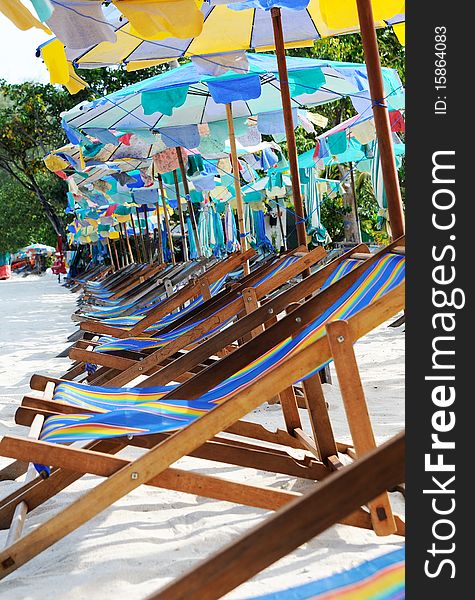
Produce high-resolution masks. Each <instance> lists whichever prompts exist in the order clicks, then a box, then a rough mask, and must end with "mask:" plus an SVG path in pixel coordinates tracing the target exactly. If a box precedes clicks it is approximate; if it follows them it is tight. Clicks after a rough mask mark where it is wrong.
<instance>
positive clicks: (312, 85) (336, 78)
mask: <svg viewBox="0 0 475 600" xmlns="http://www.w3.org/2000/svg"><path fill="white" fill-rule="evenodd" d="M242 63H243V66H242V67H238V72H228V73H226V74H224V75H221V76H219V77H212V76H208V75H203V74H202V73H200V71H199V69H198V68H197V67H196V66H195V65H193V64H186V65H182V66H180V67H178V68H176V69H173V70H171V71H167V72H165V73H162V74H160V75H157V76H155V77H151V78H149V79H146V80H144V81H141V82H138V83H135V84H133V85H130V86H127V87H125V88H124V89H122V90H120V91H118V92H114V93H112V94H108V95H107V96H104V97H103V98H101V99H98V100H94V101H92V102H83V103H81V104H78V105H77V106H76V107H74V108H73V109H71V110H69V111H67V112H66V113H64V114H63V126H64V127H65V130H66V133H67V134H69V136H71V135H72V136H75V135H76V136H77V130H81V131H83V132H84V133H88V131H89V130H91V129H93V130H94V131H96V132H97V131H100V130H109V129H119V130H121V131H129V132H133V131H140V130H153V131H155V132H159V133H160V134H161V136H162V140H163V141H164V143H165V144H166V145H167V146H176V145H179V144H178V143H177V142H178V141H179V140H180V139H181V140H182V141H183V143H182V144H181V145H182V146H184V147H188V148H189V149H192V148H194V147H196V145H197V144H199V142H200V132H199V130H198V128H197V125H199V124H202V123H213V124H214V123H216V125H213V128H216V129H219V127H220V125H219V123H220V122H221V123H222V126H223V128H224V130H225V133H226V134H227V127H226V110H225V105H226V104H228V103H231V102H232V103H233V116H234V118H235V119H242V120H243V121H242V123H240V122H239V121H238V125H239V124H241V126H242V125H244V124H245V120H246V119H247V118H248V117H250V116H253V115H258V122H257V126H258V129H260V131H261V133H271V132H274V133H275V132H276V128H278V127H280V131H282V127H283V126H282V124H281V119H282V117H281V111H282V100H281V95H280V81H279V75H278V65H277V60H276V57H275V56H273V55H268V54H247V55H245V58H244V59H243V61H242ZM287 68H288V77H289V82H290V88H291V96H292V106H293V108H294V109H298V108H302V107H304V106H316V105H321V104H325V103H327V102H333V101H335V100H340V99H341V98H343V97H345V96H350V97H358V99H360V98H361V95H362V94H365V93H367V90H368V86H367V74H366V67H365V65H364V64H358V63H344V62H337V61H328V60H318V59H311V58H297V57H289V58H288V59H287ZM383 71H384V73H385V83H387V82H389V81H391V87H393V86H394V87H396V88H397V87H399V88H401V87H402V85H401V82H400V80H399V77H398V75H397V73H396V71H394V70H393V69H384V70H383ZM390 91H391V89H388V90H387V92H388V93H389V92H390ZM264 113H278V114H273V115H269V117H265V116H262V115H264ZM261 116H262V118H260V117H261ZM259 121H261V122H259ZM190 125H192V126H194V127H192V128H190ZM170 128H174V129H173V131H171V129H170ZM180 128H181V129H180ZM185 128H186V129H185ZM185 142H186V143H185Z"/></svg>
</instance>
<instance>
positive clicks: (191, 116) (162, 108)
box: [63, 54, 401, 249]
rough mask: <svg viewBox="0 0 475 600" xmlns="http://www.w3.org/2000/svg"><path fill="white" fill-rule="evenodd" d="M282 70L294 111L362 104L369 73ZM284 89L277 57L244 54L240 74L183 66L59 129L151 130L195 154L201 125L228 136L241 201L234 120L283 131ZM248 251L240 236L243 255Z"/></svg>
mask: <svg viewBox="0 0 475 600" xmlns="http://www.w3.org/2000/svg"><path fill="white" fill-rule="evenodd" d="M287 69H288V71H287V75H286V82H285V83H286V84H287V82H289V84H290V85H289V88H290V92H289V93H291V96H292V97H291V106H292V108H293V109H297V108H299V107H303V106H308V105H313V106H314V105H321V104H325V103H327V102H331V101H334V100H337V99H340V98H342V97H344V96H348V95H349V96H354V97H357V98H358V100H361V99H362V94H365V93H367V79H366V77H367V75H366V69H365V66H364V65H361V64H353V63H339V62H334V61H324V60H316V59H306V58H295V57H291V58H289V59H288V65H287ZM384 74H385V78H386V83H387V84H389V88H390V90H392V89H394V88H401V84H400V81H399V78H398V76H397V74H396V72H395V71H393V70H391V69H386V70H384ZM281 83H282V82H281V80H280V76H279V65H278V59H276V57H275V56H272V55H259V54H247V55H244V58H243V62H242V66H241V67H240V70H239V71H238V72H235V71H231V72H227V73H226V74H224V75H221V76H219V77H212V76H209V75H203V74H202V73H201V72H200V70H199V69H198V68H197V67H196V65H194V64H187V65H183V66H181V67H179V68H177V69H174V70H172V71H168V72H166V73H162V74H160V75H157V76H156V77H152V78H150V79H147V80H145V81H142V82H139V83H136V84H133V85H131V86H128V87H126V88H124V89H123V90H120V91H118V92H115V93H113V94H109V95H107V96H105V97H103V98H101V99H99V100H96V101H93V102H85V103H81V104H79V105H78V106H76V107H74V108H73V109H71V110H70V111H68V112H66V113H64V115H63V127H64V128H65V130H66V133H67V134H68V136H69V137H70V139H71V138H73V139H74V138H75V137H77V136H78V133H80V132H81V131H86V130H87V129H88V128H91V127H92V128H94V129H95V130H96V131H97V130H98V129H104V130H107V129H110V128H112V127H115V128H119V129H121V130H127V131H129V132H130V131H135V132H137V131H144V130H153V131H154V132H157V133H159V134H160V135H161V138H162V141H163V142H164V143H165V145H167V146H169V147H173V146H184V147H185V148H188V149H192V148H195V147H196V146H199V144H200V142H201V136H200V129H199V125H201V124H207V125H208V128H209V130H210V131H211V132H212V134H214V135H220V134H221V135H225V136H227V137H229V140H230V143H231V155H232V162H233V172H234V177H235V180H236V185H235V187H236V192H237V196H238V195H239V191H238V190H239V179H238V177H239V166H238V160H237V152H236V147H235V144H234V142H235V137H236V132H235V122H236V121H237V125H238V126H240V127H243V126H244V125H245V122H246V120H247V118H248V117H250V116H253V115H257V128H258V130H260V131H261V133H272V132H274V133H275V132H277V131H282V130H285V131H287V125H286V122H285V121H286V119H285V112H284V113H282V100H281V94H280V92H281V88H282V86H281ZM390 90H389V91H390ZM289 98H290V96H289ZM231 107H232V108H231ZM233 117H234V118H236V121H235V119H233ZM282 121H284V123H282ZM223 132H224V133H223ZM287 137H288V135H287ZM291 167H292V164H291ZM297 177H298V176H297ZM298 198H300V191H299V188H298ZM237 199H238V218H239V229H240V231H241V235H243V232H244V231H245V229H244V223H243V215H242V202H241V201H240V198H239V197H238V198H237ZM294 199H295V187H294ZM240 207H241V208H240ZM296 213H297V215H298V217H299V218H300V219H301V221H302V222H301V223H300V222H298V224H299V225H301V226H303V229H304V231H305V226H304V225H303V210H300V209H298V206H297V207H296ZM245 245H246V238H243V246H244V249H245Z"/></svg>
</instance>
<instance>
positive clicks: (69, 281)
mask: <svg viewBox="0 0 475 600" xmlns="http://www.w3.org/2000/svg"><path fill="white" fill-rule="evenodd" d="M112 271H113V267H112V266H111V265H96V267H94V268H93V269H90V270H89V271H87V270H86V271H82V272H81V273H78V274H77V275H75V276H74V277H70V276H69V274H68V275H67V276H66V280H65V281H64V283H63V286H64V287H67V288H77V290H79V289H81V288H82V287H83V286H84V285H86V283H87V282H88V281H90V282H92V281H99V280H102V279H104V278H105V277H108V276H109V275H110V274H111V272H112ZM72 291H75V290H72Z"/></svg>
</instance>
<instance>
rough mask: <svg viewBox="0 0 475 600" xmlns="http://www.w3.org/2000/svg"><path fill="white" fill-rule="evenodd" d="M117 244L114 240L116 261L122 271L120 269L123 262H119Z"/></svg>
mask: <svg viewBox="0 0 475 600" xmlns="http://www.w3.org/2000/svg"><path fill="white" fill-rule="evenodd" d="M115 242H116V240H112V247H113V248H114V254H115V260H116V263H117V268H118V269H120V267H121V266H123V265H121V262H120V260H119V254H118V252H117V244H116V243H115Z"/></svg>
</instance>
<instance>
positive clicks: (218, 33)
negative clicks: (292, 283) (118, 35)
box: [43, 0, 404, 244]
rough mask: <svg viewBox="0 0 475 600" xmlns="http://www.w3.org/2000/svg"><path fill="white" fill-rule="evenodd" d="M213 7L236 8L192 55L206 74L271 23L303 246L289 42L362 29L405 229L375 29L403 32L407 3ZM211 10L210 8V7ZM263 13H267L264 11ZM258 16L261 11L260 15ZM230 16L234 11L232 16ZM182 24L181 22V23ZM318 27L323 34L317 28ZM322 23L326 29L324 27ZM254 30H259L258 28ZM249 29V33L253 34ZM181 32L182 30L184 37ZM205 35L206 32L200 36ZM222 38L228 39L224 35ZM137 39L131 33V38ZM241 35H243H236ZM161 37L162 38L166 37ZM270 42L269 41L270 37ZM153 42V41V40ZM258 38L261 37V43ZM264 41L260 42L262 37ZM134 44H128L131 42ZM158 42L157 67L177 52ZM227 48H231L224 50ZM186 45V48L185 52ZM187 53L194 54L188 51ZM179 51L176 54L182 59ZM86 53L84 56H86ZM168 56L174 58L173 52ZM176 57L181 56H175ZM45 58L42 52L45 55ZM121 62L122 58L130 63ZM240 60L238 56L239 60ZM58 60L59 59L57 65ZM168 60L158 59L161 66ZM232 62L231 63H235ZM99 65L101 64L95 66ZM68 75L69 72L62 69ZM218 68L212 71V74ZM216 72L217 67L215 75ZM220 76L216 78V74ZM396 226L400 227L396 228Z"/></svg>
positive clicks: (326, 1) (287, 1) (265, 2)
mask: <svg viewBox="0 0 475 600" xmlns="http://www.w3.org/2000/svg"><path fill="white" fill-rule="evenodd" d="M215 4H228V5H231V8H237V9H238V11H239V12H238V13H236V14H235V15H234V16H233V17H232V18H230V17H229V16H228V17H227V19H226V16H225V14H224V12H223V11H224V10H225V9H226V7H225V6H216V7H215V12H218V13H219V12H220V11H221V12H223V14H222V15H220V17H219V19H218V20H217V23H218V26H217V28H216V30H215V31H213V34H212V35H209V34H208V35H200V36H199V38H198V46H197V47H196V46H195V47H193V50H192V52H193V53H195V57H196V56H197V55H198V57H197V58H195V60H198V62H201V66H203V64H204V65H205V68H206V69H209V67H210V65H212V64H214V65H215V67H216V66H217V67H218V72H221V70H222V64H223V61H225V62H226V64H228V62H229V59H227V58H226V56H225V55H223V54H219V56H214V58H213V57H210V56H209V55H210V54H213V53H214V54H215V55H216V54H218V53H223V52H226V51H231V50H238V49H240V48H241V49H246V48H249V47H258V48H261V49H266V48H263V47H261V46H259V44H260V43H262V41H261V42H257V43H256V41H254V43H253V41H252V40H253V35H254V31H255V32H256V36H258V35H262V34H263V33H264V32H265V31H266V28H265V25H264V23H265V22H266V20H267V22H268V24H271V27H270V26H268V28H267V30H268V31H269V33H270V31H272V38H273V39H272V43H271V45H270V47H271V48H272V47H275V49H276V53H277V58H278V63H279V75H280V79H281V81H282V82H283V85H282V88H281V92H282V102H283V110H284V122H285V132H286V138H287V145H288V153H289V161H290V169H291V172H292V176H293V185H294V202H295V210H296V213H297V215H298V220H297V234H298V239H299V242H300V243H303V244H305V240H306V234H305V227H304V224H303V205H302V199H301V197H300V188H299V180H298V168H297V148H296V142H295V135H294V130H293V117H292V113H291V103H290V93H289V89H288V85H287V83H286V82H287V67H286V62H285V43H286V42H287V45H290V46H293V47H295V46H302V45H308V44H309V42H310V40H313V39H316V38H318V37H322V32H323V35H324V36H328V35H341V34H344V33H349V32H352V31H357V30H358V28H359V25H360V26H361V33H362V38H363V45H364V48H365V56H367V60H368V61H369V64H370V71H371V74H372V77H371V79H372V83H371V95H372V97H373V99H375V100H377V102H378V106H379V108H380V110H378V108H377V107H376V105H375V107H374V112H375V113H378V116H377V120H378V123H377V129H378V131H379V135H380V137H382V138H383V145H382V157H381V158H382V165H383V171H384V172H385V174H386V178H389V179H390V180H391V183H390V191H391V194H390V195H391V198H392V201H391V203H390V210H391V211H392V212H393V217H394V221H397V225H396V229H397V230H398V231H399V230H401V229H402V230H403V229H404V225H403V217H402V202H401V197H400V190H399V182H398V180H397V174H396V173H395V168H394V164H393V163H394V156H392V155H391V146H390V143H389V140H388V127H387V122H386V119H387V116H386V115H384V108H385V107H384V100H383V98H384V95H381V93H382V91H383V85H382V83H381V81H380V78H381V65H380V61H379V55H378V45H377V40H376V35H375V26H376V25H381V23H382V22H383V21H386V22H392V24H393V25H394V26H395V27H396V28H397V29H398V30H400V29H401V28H402V27H403V13H404V0H373V2H372V3H371V0H356V3H355V0H339V2H334V1H333V0H313V1H312V0H244V1H241V2H238V3H236V2H235V1H234V0H223V1H222V2H221V1H219V2H217V3H216V2H215ZM210 8H211V7H210ZM246 8H247V9H250V11H251V13H252V17H251V18H249V20H248V21H247V23H248V27H247V28H246V26H244V36H242V37H241V41H239V38H237V39H236V33H238V32H240V33H241V34H242V29H241V28H240V27H239V24H240V23H245V22H246V14H245V11H244V10H242V9H246ZM260 9H264V10H260ZM281 9H282V10H284V11H285V10H287V9H290V10H289V11H288V12H289V14H288V15H287V17H288V22H285V24H284V22H283V16H282V14H283V13H282V10H281ZM256 11H257V12H256ZM231 12H232V11H231ZM210 14H211V13H209V14H208V15H206V16H207V17H208V18H210V21H209V22H210V24H211V22H212V17H210ZM226 21H228V22H229V23H230V25H231V28H232V30H231V31H230V32H227V33H226V32H224V23H225V22H226ZM177 22H178V20H177ZM316 23H318V25H319V27H320V30H321V31H319V30H318V27H317V26H316ZM322 24H323V27H322ZM254 28H255V29H254ZM249 29H250V30H249ZM124 33H125V34H126V37H127V35H128V37H129V38H130V37H131V36H130V32H129V34H127V32H124ZM182 33H183V31H180V37H183V36H182ZM202 33H205V32H202ZM223 33H224V35H223ZM132 35H133V34H132ZM238 35H239V33H238ZM162 37H163V36H162ZM269 37H270V36H269ZM149 39H150V38H149ZM257 39H259V38H257ZM261 39H262V38H261ZM129 41H130V40H129ZM152 41H153V42H156V45H154V46H153V50H152V54H153V57H154V60H155V64H156V62H157V54H156V53H155V52H156V49H157V48H158V45H159V44H160V45H162V46H165V47H166V46H168V48H170V47H171V48H172V49H173V48H177V46H175V45H174V42H173V40H167V42H168V43H166V42H165V43H164V42H160V40H157V39H155V40H152ZM201 42H202V43H203V46H202V49H201V50H200V49H199V44H200V43H201ZM226 44H227V45H226ZM186 47H188V46H185V48H186ZM134 49H135V47H134V46H132V47H129V50H128V52H127V56H130V55H131V54H132V52H133V51H134ZM188 52H190V51H189V50H188ZM182 53H183V52H182V51H180V52H179V53H178V54H180V55H181V54H182ZM85 54H86V52H83V53H82V55H83V56H84V55H85ZM166 54H168V55H169V54H170V53H169V52H168V53H166ZM175 54H177V52H176V51H175ZM200 54H201V55H203V54H207V55H208V57H207V58H205V60H204V62H203V61H202V60H201V58H202V57H201V58H200V57H199V55H200ZM43 56H44V52H43ZM127 56H126V57H123V58H124V59H126V58H127ZM144 58H145V57H144V56H143V55H142V61H139V62H138V63H137V64H136V65H135V66H134V68H141V67H143V66H150V64H154V63H150V62H149V63H147V62H146V61H144V60H143V59H144ZM168 58H169V57H168ZM238 59H239V57H238ZM58 60H60V59H59V58H58V57H56V58H55V59H54V60H53V62H57V61H58ZM163 60H166V59H164V58H163V56H162V58H158V62H160V61H163ZM63 61H64V63H65V64H66V55H65V54H64V57H63ZM232 61H233V59H232V58H231V62H232ZM95 66H97V64H96V65H95ZM63 70H64V71H66V69H65V68H64V69H63ZM215 71H216V69H214V72H215ZM207 72H211V73H213V68H212V69H211V71H209V70H207ZM215 74H216V73H215ZM395 224H396V223H395Z"/></svg>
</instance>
